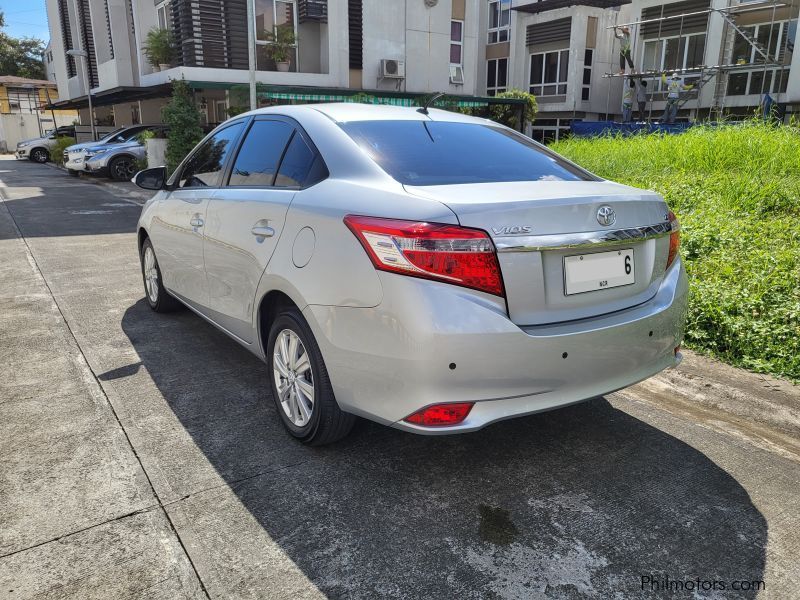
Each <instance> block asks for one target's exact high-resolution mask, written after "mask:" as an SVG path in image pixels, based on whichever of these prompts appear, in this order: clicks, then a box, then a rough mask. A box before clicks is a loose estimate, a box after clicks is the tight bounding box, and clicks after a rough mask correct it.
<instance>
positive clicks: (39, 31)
mask: <svg viewBox="0 0 800 600" xmlns="http://www.w3.org/2000/svg"><path fill="white" fill-rule="evenodd" d="M44 3H45V0H0V12H2V13H3V14H4V15H5V19H6V27H5V31H6V33H7V34H9V35H11V36H14V37H24V36H28V37H38V38H39V39H41V40H44V42H45V43H47V41H48V40H49V39H50V32H49V31H48V29H47V10H46V9H45V5H44Z"/></svg>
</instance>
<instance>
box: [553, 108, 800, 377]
mask: <svg viewBox="0 0 800 600" xmlns="http://www.w3.org/2000/svg"><path fill="white" fill-rule="evenodd" d="M552 147H553V149H554V150H556V151H557V152H559V153H561V154H563V155H565V156H567V157H569V158H571V159H572V160H574V161H575V162H577V163H579V164H581V165H583V166H584V167H586V168H588V169H590V170H591V171H593V172H595V173H597V174H598V175H600V176H601V177H605V178H608V179H612V180H614V181H618V182H620V183H626V184H629V185H633V186H637V187H643V188H648V189H652V190H656V191H658V192H659V193H661V194H663V195H664V197H665V198H666V200H667V202H668V203H669V205H670V206H671V207H672V209H673V210H674V211H675V212H676V213H677V215H678V217H679V219H680V220H681V223H682V226H683V232H682V239H681V247H682V250H681V253H682V256H683V258H684V261H685V263H686V268H687V271H688V273H689V281H690V290H691V296H690V304H689V320H688V325H687V332H686V341H687V345H688V346H689V347H691V348H694V349H696V350H699V351H703V352H706V353H709V354H712V355H714V356H717V357H719V358H721V359H723V360H725V361H727V362H729V363H731V364H734V365H738V366H742V367H746V368H748V369H751V370H754V371H759V372H766V373H773V374H776V375H782V376H785V377H789V378H791V379H794V380H800V130H798V128H796V127H778V126H770V125H765V124H762V123H749V124H745V125H738V126H727V127H722V128H702V127H698V128H693V129H691V130H689V131H688V132H687V133H685V134H682V135H641V136H632V137H627V138H622V137H609V138H600V139H578V138H573V139H568V140H564V141H561V142H558V143H556V144H554V145H553V146H552Z"/></svg>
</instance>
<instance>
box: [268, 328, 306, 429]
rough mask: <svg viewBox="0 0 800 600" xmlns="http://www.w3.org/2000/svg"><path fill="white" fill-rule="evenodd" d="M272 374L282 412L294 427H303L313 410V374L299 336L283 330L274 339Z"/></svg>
mask: <svg viewBox="0 0 800 600" xmlns="http://www.w3.org/2000/svg"><path fill="white" fill-rule="evenodd" d="M272 373H273V377H274V379H275V388H276V389H277V390H278V400H279V401H280V404H281V407H282V408H283V412H284V413H286V416H287V417H288V418H289V420H290V421H291V422H292V423H293V424H294V425H295V426H297V427H304V426H305V425H307V424H308V422H309V421H310V420H311V416H312V414H313V412H314V374H313V371H312V369H311V359H310V357H309V355H308V352H307V351H306V348H305V346H304V345H303V342H302V340H301V339H300V337H299V336H298V335H297V334H296V333H295V332H294V331H292V330H291V329H284V330H282V331H281V332H280V333H279V334H278V337H277V338H276V339H275V351H274V352H273V356H272Z"/></svg>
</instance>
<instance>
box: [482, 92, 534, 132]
mask: <svg viewBox="0 0 800 600" xmlns="http://www.w3.org/2000/svg"><path fill="white" fill-rule="evenodd" d="M495 98H515V99H523V100H525V110H524V113H523V120H524V121H525V122H526V123H533V121H534V119H536V111H537V110H538V108H539V107H538V105H537V104H536V97H535V96H534V95H533V94H529V93H528V92H523V91H522V90H516V89H511V90H508V91H507V92H500V93H499V94H497V95H496V96H495ZM489 114H490V117H489V118H490V119H492V120H493V121H497V122H498V123H502V124H503V125H505V126H507V127H511V129H516V130H517V131H520V130H521V129H522V126H521V125H522V124H521V123H520V122H519V107H518V106H517V105H516V104H510V105H509V104H492V105H491V106H490V109H489Z"/></svg>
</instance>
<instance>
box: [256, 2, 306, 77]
mask: <svg viewBox="0 0 800 600" xmlns="http://www.w3.org/2000/svg"><path fill="white" fill-rule="evenodd" d="M255 4H256V9H255V19H256V54H257V60H258V69H259V70H260V71H274V70H275V69H276V68H277V67H276V65H275V62H274V61H272V60H270V59H269V58H268V57H267V52H266V48H267V46H268V45H269V44H270V43H271V42H270V38H271V37H272V35H273V32H274V31H275V30H276V28H277V27H289V28H290V29H291V30H292V32H293V33H294V35H295V44H294V46H293V47H292V49H291V50H290V52H289V56H288V62H289V70H290V71H297V42H296V40H297V2H296V1H295V0H255Z"/></svg>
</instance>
